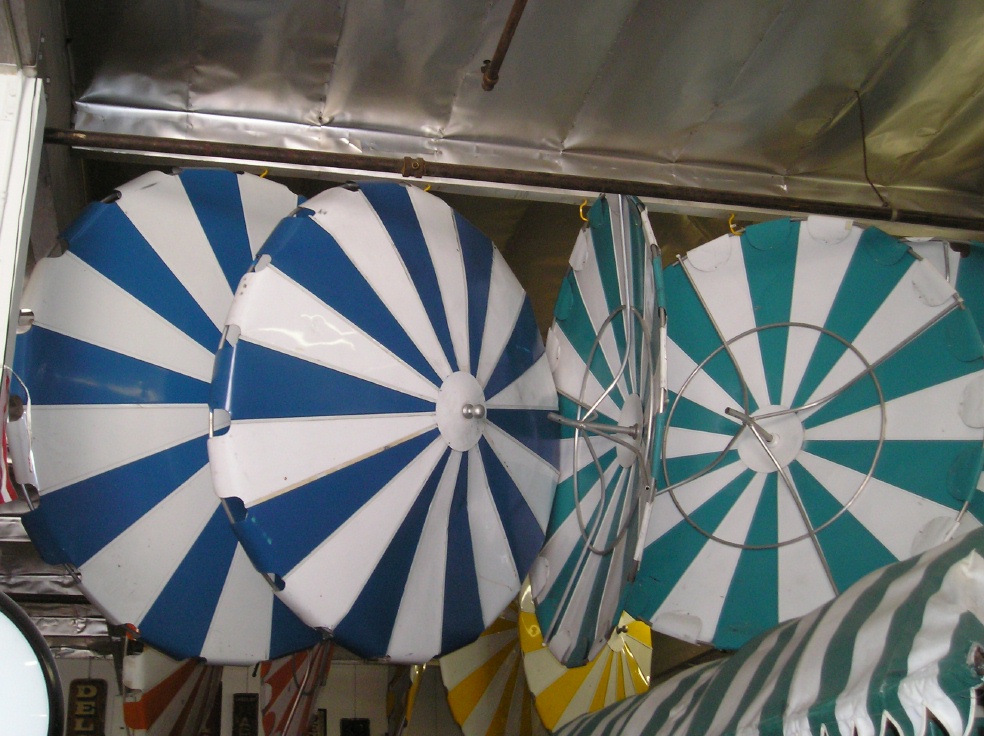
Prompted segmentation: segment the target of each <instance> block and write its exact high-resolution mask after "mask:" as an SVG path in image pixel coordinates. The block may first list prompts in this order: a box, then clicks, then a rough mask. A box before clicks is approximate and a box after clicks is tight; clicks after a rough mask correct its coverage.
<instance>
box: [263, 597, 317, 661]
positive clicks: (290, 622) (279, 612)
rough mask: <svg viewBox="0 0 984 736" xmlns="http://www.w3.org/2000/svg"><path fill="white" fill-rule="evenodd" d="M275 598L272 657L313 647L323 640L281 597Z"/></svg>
mask: <svg viewBox="0 0 984 736" xmlns="http://www.w3.org/2000/svg"><path fill="white" fill-rule="evenodd" d="M271 598H272V600H273V618H272V621H271V622H270V657H269V658H270V659H276V658H277V657H282V656H284V655H285V654H290V653H291V652H299V651H300V650H302V649H307V648H309V647H313V646H314V645H315V644H317V643H318V642H319V641H321V634H320V633H319V632H317V631H315V630H314V629H312V628H310V627H309V626H306V625H305V624H304V622H303V621H301V620H300V619H299V618H298V617H297V616H295V615H294V612H293V611H291V610H290V609H289V608H287V606H286V604H285V603H284V602H283V601H281V600H280V599H279V598H277V597H275V596H273V595H271Z"/></svg>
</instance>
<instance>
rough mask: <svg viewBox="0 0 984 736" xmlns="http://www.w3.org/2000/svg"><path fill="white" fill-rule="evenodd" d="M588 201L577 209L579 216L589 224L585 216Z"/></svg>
mask: <svg viewBox="0 0 984 736" xmlns="http://www.w3.org/2000/svg"><path fill="white" fill-rule="evenodd" d="M587 204H588V200H584V201H583V202H581V206H580V207H578V208H577V214H578V215H580V216H581V220H582V221H583V222H587V221H588V218H587V217H585V216H584V208H585V207H586V206H587Z"/></svg>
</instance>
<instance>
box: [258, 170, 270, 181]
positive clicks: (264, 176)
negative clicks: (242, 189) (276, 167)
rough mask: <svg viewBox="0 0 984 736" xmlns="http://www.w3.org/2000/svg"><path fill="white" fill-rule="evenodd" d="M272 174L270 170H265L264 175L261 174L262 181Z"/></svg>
mask: <svg viewBox="0 0 984 736" xmlns="http://www.w3.org/2000/svg"><path fill="white" fill-rule="evenodd" d="M269 173H270V170H269V169H263V173H262V174H260V178H261V179H266V175H267V174H269Z"/></svg>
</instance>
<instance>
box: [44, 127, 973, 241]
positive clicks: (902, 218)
mask: <svg viewBox="0 0 984 736" xmlns="http://www.w3.org/2000/svg"><path fill="white" fill-rule="evenodd" d="M44 140H45V143H51V144H60V145H67V146H72V147H74V148H79V149H92V150H98V151H105V152H123V151H134V152H139V153H153V154H159V155H171V156H175V157H179V158H180V157H196V158H216V159H232V160H240V161H250V162H253V163H255V164H258V165H259V164H287V165H290V166H306V167H318V168H336V169H350V170H353V171H365V172H376V173H388V174H394V175H398V176H405V177H414V178H422V177H425V176H426V177H431V178H435V179H457V180H459V181H477V182H486V183H492V184H509V185H514V186H530V187H541V188H544V189H564V190H568V191H574V192H604V193H608V194H628V195H635V196H637V197H641V198H644V199H662V200H673V201H678V202H693V203H699V204H710V205H717V206H720V207H722V208H732V209H757V210H763V209H764V210H776V211H779V212H787V213H790V214H794V215H804V216H805V215H830V216H833V217H844V218H848V219H852V220H867V221H870V222H894V223H901V224H906V225H924V226H927V227H933V228H947V229H955V230H967V231H973V232H984V218H982V217H967V216H961V215H950V214H946V213H941V212H924V211H921V210H893V209H889V208H887V207H879V206H875V205H863V204H854V203H849V202H831V201H826V200H817V199H795V198H792V197H781V196H772V195H766V194H761V195H759V194H745V193H743V192H727V191H720V190H713V189H701V188H698V187H683V186H671V185H668V184H656V183H653V182H646V181H625V180H620V179H605V178H602V177H594V176H579V175H574V174H554V173H549V172H545V171H525V170H522V169H501V168H496V167H491V166H473V165H469V164H448V163H442V162H440V161H425V160H424V159H422V158H411V157H409V156H407V157H404V158H402V159H400V158H384V157H382V156H364V155H360V154H350V153H330V152H327V151H311V150H303V149H296V148H276V147H274V146H253V145H246V144H242V143H220V142H218V141H196V140H187V139H182V138H158V137H155V136H140V135H125V134H119V133H89V132H86V131H83V130H64V129H59V128H47V129H45V132H44ZM301 175H303V174H301Z"/></svg>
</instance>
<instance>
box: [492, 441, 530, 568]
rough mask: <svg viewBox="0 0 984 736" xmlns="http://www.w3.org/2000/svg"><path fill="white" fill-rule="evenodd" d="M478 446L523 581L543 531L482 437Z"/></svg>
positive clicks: (497, 509) (493, 498) (493, 497)
mask: <svg viewBox="0 0 984 736" xmlns="http://www.w3.org/2000/svg"><path fill="white" fill-rule="evenodd" d="M478 448H479V450H480V452H481V455H482V462H483V463H484V465H485V476H486V478H487V479H488V482H489V490H490V491H491V492H492V500H493V501H494V502H495V508H496V511H497V512H498V514H499V519H500V520H501V521H502V528H503V531H505V533H506V539H508V540H509V550H510V551H511V552H512V557H513V561H514V562H515V563H516V572H517V573H519V578H520V580H522V579H523V578H524V577H526V573H528V572H529V570H530V566H531V565H532V564H533V560H534V559H536V556H537V554H539V552H540V549H541V548H542V547H543V539H544V534H543V530H542V529H540V523H539V522H538V521H537V520H536V517H535V516H534V515H533V511H532V510H531V509H530V507H529V504H527V502H526V499H525V498H524V497H523V494H522V493H521V492H520V490H519V488H518V487H517V486H516V484H515V483H514V482H513V479H512V478H511V477H510V475H509V472H508V471H507V470H506V469H505V468H504V467H503V465H502V462H501V461H500V460H499V458H498V457H497V456H496V454H495V452H493V451H492V448H491V447H490V446H489V443H488V441H486V440H485V439H484V438H483V439H481V440H479V442H478Z"/></svg>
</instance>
